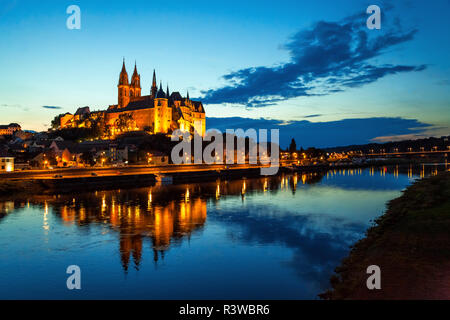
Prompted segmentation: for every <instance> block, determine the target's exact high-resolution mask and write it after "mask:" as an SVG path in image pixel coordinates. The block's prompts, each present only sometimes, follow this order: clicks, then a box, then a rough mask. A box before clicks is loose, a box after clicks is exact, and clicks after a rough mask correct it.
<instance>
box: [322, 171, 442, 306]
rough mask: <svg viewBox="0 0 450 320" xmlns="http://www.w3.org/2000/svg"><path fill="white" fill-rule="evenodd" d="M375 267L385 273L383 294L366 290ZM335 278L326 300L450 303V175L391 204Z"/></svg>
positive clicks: (413, 189) (409, 190) (416, 186)
mask: <svg viewBox="0 0 450 320" xmlns="http://www.w3.org/2000/svg"><path fill="white" fill-rule="evenodd" d="M370 265H377V266H379V267H380V269H381V289H380V290H368V289H367V286H366V280H367V278H368V277H369V276H370V275H369V274H367V273H366V269H367V267H368V266H370ZM335 272H336V274H335V275H333V276H332V278H331V280H330V282H331V286H332V289H330V290H329V291H327V292H325V293H322V294H320V295H319V296H320V297H321V298H322V299H331V300H340V299H364V300H365V299H450V172H443V173H441V174H439V175H437V176H434V177H430V178H426V179H423V180H420V181H418V182H416V183H414V184H413V185H411V186H410V187H408V188H407V189H406V190H405V191H404V193H403V195H402V196H401V197H399V198H397V199H394V200H392V201H390V202H389V203H388V205H387V211H386V213H385V214H384V215H383V216H381V217H380V218H378V219H377V220H376V221H375V225H374V226H373V227H371V228H370V229H369V230H368V231H367V234H366V237H365V238H364V239H362V240H360V241H359V242H357V243H356V244H355V245H354V246H353V248H352V250H351V252H350V254H349V256H348V257H347V258H345V259H344V260H343V262H342V264H341V265H340V266H339V267H337V268H336V270H335Z"/></svg>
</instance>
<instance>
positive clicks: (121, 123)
mask: <svg viewBox="0 0 450 320" xmlns="http://www.w3.org/2000/svg"><path fill="white" fill-rule="evenodd" d="M114 125H115V128H116V129H117V130H118V131H119V132H128V131H131V130H133V129H134V128H135V127H136V123H135V122H134V120H133V116H132V115H131V114H130V113H122V114H121V115H119V118H117V120H116V121H115V123H114Z"/></svg>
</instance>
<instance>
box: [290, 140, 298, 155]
mask: <svg viewBox="0 0 450 320" xmlns="http://www.w3.org/2000/svg"><path fill="white" fill-rule="evenodd" d="M296 151H297V144H296V143H295V139H294V138H292V141H291V144H290V145H289V152H296Z"/></svg>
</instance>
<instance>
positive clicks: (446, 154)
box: [362, 150, 450, 157]
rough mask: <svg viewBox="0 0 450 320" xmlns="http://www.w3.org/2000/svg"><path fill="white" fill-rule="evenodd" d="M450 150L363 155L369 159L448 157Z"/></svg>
mask: <svg viewBox="0 0 450 320" xmlns="http://www.w3.org/2000/svg"><path fill="white" fill-rule="evenodd" d="M449 153H450V150H436V151H406V152H382V151H380V152H372V153H365V154H364V153H363V154H362V155H363V156H368V157H401V156H422V155H423V156H426V155H443V156H444V157H448V154H449Z"/></svg>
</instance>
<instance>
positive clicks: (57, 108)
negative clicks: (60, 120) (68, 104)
mask: <svg viewBox="0 0 450 320" xmlns="http://www.w3.org/2000/svg"><path fill="white" fill-rule="evenodd" d="M42 108H44V109H53V110H61V109H62V107H58V106H42Z"/></svg>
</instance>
